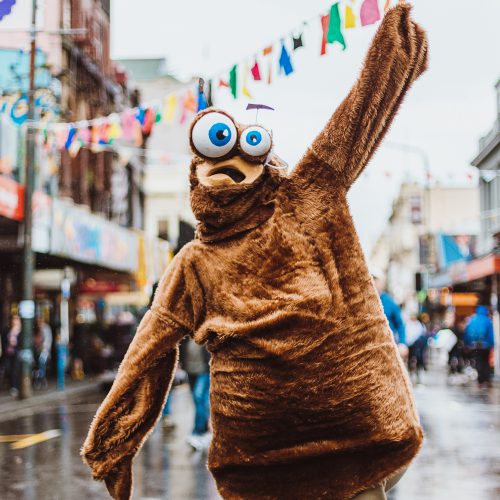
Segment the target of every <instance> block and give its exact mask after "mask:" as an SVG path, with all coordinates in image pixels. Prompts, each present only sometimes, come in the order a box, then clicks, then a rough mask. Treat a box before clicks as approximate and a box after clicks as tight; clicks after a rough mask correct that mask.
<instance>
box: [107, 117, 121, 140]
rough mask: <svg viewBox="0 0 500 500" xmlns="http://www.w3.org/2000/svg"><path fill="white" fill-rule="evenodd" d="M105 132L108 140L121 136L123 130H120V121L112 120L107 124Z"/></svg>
mask: <svg viewBox="0 0 500 500" xmlns="http://www.w3.org/2000/svg"><path fill="white" fill-rule="evenodd" d="M107 134H108V137H107V139H108V141H114V140H116V139H120V138H121V137H122V136H123V131H122V128H121V126H120V122H118V121H112V122H111V123H110V124H109V127H108V130H107Z"/></svg>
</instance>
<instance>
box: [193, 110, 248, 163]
mask: <svg viewBox="0 0 500 500" xmlns="http://www.w3.org/2000/svg"><path fill="white" fill-rule="evenodd" d="M237 136H238V133H237V131H236V126H235V125H234V122H233V121H232V120H231V118H229V117H228V116H226V115H224V114H223V113H217V112H215V111H214V112H213V113H207V114H206V115H204V116H202V117H201V118H200V119H199V120H198V121H197V122H196V123H195V125H194V127H193V130H192V132H191V140H192V141H193V146H194V147H195V149H196V150H197V151H198V152H199V153H200V154H201V155H202V156H206V157H207V158H220V157H221V156H224V155H226V154H227V153H229V152H230V151H231V149H233V147H234V145H235V144H236V139H237Z"/></svg>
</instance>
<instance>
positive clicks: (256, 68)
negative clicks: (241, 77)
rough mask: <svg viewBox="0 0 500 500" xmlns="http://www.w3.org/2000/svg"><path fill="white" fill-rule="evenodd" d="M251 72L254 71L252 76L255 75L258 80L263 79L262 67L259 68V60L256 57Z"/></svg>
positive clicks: (254, 77)
mask: <svg viewBox="0 0 500 500" xmlns="http://www.w3.org/2000/svg"><path fill="white" fill-rule="evenodd" d="M250 71H251V73H252V76H253V79H254V80H255V81H256V82H258V81H260V80H261V77H260V69H259V63H258V62H257V59H255V63H254V65H253V66H252V68H251V69H250Z"/></svg>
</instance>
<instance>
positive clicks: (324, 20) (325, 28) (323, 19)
mask: <svg viewBox="0 0 500 500" xmlns="http://www.w3.org/2000/svg"><path fill="white" fill-rule="evenodd" d="M329 22H330V14H325V15H324V16H321V32H322V35H321V51H320V55H322V56H324V55H325V54H326V34H327V32H328V24H329Z"/></svg>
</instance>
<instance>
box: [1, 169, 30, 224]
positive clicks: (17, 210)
mask: <svg viewBox="0 0 500 500" xmlns="http://www.w3.org/2000/svg"><path fill="white" fill-rule="evenodd" d="M0 215H3V216H4V217H7V218H8V219H14V220H18V221H21V220H23V218H24V187H23V186H21V185H20V184H18V183H17V182H16V181H13V180H12V179H9V178H8V177H5V176H4V175H0Z"/></svg>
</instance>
